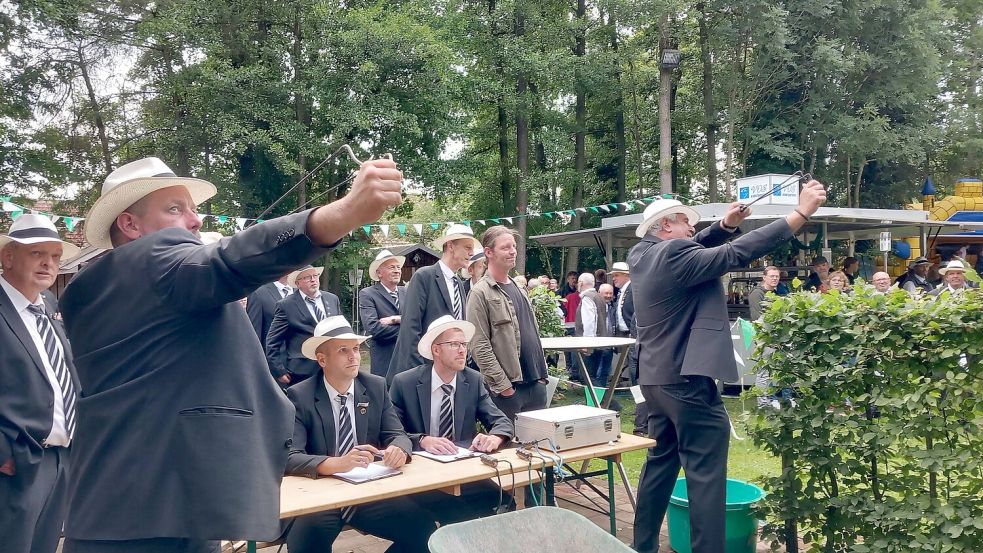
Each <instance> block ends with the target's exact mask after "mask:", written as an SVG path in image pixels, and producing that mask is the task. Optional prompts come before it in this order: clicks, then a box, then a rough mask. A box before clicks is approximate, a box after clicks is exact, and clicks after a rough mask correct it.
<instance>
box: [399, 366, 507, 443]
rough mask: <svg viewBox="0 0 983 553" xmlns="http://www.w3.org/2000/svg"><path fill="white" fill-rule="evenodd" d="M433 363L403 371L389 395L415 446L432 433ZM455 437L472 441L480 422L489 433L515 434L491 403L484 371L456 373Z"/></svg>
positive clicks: (504, 417)
mask: <svg viewBox="0 0 983 553" xmlns="http://www.w3.org/2000/svg"><path fill="white" fill-rule="evenodd" d="M432 369H433V364H432V363H429V362H428V363H425V364H423V365H420V366H418V367H414V368H412V369H410V370H408V371H404V372H402V373H400V374H398V375H396V378H395V379H393V384H392V387H390V389H389V396H390V397H391V398H392V402H393V408H395V409H396V413H397V414H398V415H399V420H401V421H402V422H403V428H405V429H406V433H407V434H408V435H409V437H410V439H411V440H413V447H414V448H415V449H418V450H420V449H423V448H422V447H420V439H421V438H424V437H425V436H429V435H430V388H431V382H432V380H431V379H432V377H433V374H432ZM454 386H455V388H454V438H455V439H454V441H455V442H471V440H474V437H475V435H476V434H477V424H476V423H478V422H480V423H481V425H482V426H484V427H485V428H486V429H487V433H488V434H494V435H496V436H502V437H503V438H505V439H506V440H511V439H512V437H513V436H514V435H515V427H514V426H513V425H512V421H510V420H509V419H508V417H506V416H505V414H504V413H502V411H501V409H499V408H498V407H496V406H495V404H494V403H492V400H491V397H489V395H488V390H487V389H486V388H485V384H484V382H483V380H482V378H481V373H479V372H478V371H476V370H474V369H469V368H467V367H465V368H464V370H463V371H461V372H459V373H457V379H456V382H455V383H454Z"/></svg>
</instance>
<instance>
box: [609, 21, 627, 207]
mask: <svg viewBox="0 0 983 553" xmlns="http://www.w3.org/2000/svg"><path fill="white" fill-rule="evenodd" d="M608 25H609V26H610V27H611V50H612V51H613V52H614V87H615V96H614V144H615V147H614V150H615V153H614V156H615V163H616V164H617V170H618V176H617V183H618V195H617V200H616V201H617V202H618V204H622V203H624V202H625V200H626V199H627V186H628V178H627V175H626V173H627V172H628V171H627V168H626V166H625V160H626V159H627V158H628V141H627V139H626V137H625V100H624V96H623V95H622V93H621V60H620V59H619V58H618V22H617V21H615V19H614V16H608ZM626 212H627V209H625V207H624V206H621V205H619V206H618V213H620V214H622V215H624V214H625V213H626Z"/></svg>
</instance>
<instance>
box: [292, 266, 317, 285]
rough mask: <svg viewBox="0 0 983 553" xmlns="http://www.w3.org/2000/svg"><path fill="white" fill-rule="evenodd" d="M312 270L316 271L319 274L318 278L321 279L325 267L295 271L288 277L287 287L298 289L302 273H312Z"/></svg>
mask: <svg viewBox="0 0 983 553" xmlns="http://www.w3.org/2000/svg"><path fill="white" fill-rule="evenodd" d="M311 269H314V271H315V272H316V273H317V278H321V274H322V273H324V267H306V268H304V269H301V270H299V271H294V272H292V273H290V274H289V275H287V286H290V287H291V288H296V287H297V277H299V276H300V273H303V272H304V271H310V270H311Z"/></svg>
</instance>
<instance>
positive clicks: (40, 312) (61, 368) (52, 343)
mask: <svg viewBox="0 0 983 553" xmlns="http://www.w3.org/2000/svg"><path fill="white" fill-rule="evenodd" d="M27 310H28V311H30V312H31V313H33V314H34V316H35V318H36V320H37V324H38V334H39V335H40V336H41V341H42V342H43V343H44V350H45V353H47V354H48V361H49V362H50V363H51V370H52V371H54V373H55V379H57V380H58V386H59V387H60V388H61V397H62V403H63V405H64V409H65V433H66V434H68V439H69V440H71V439H72V436H73V435H74V434H75V400H76V397H75V385H74V384H73V383H72V377H71V375H70V374H69V373H68V365H66V364H65V358H64V356H63V355H62V350H61V348H60V347H59V346H58V337H57V336H55V329H54V328H53V327H52V326H51V320H50V319H48V315H47V314H46V313H45V311H44V306H41V305H28V306H27Z"/></svg>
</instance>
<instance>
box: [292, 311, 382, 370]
mask: <svg viewBox="0 0 983 553" xmlns="http://www.w3.org/2000/svg"><path fill="white" fill-rule="evenodd" d="M369 338H371V336H362V335H361V334H355V331H354V330H353V329H352V325H351V324H350V323H349V322H348V319H346V318H345V317H343V316H341V315H335V316H333V317H326V318H324V319H323V320H321V322H319V323H317V326H316V327H314V336H311V337H310V338H308V339H306V340H304V343H303V344H302V345H301V346H300V352H301V353H303V354H304V357H306V358H308V359H313V360H314V361H317V355H316V352H317V348H319V347H321V344H323V343H325V342H327V341H328V340H358V343H360V344H361V343H362V342H364V341H366V340H368V339H369Z"/></svg>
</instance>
